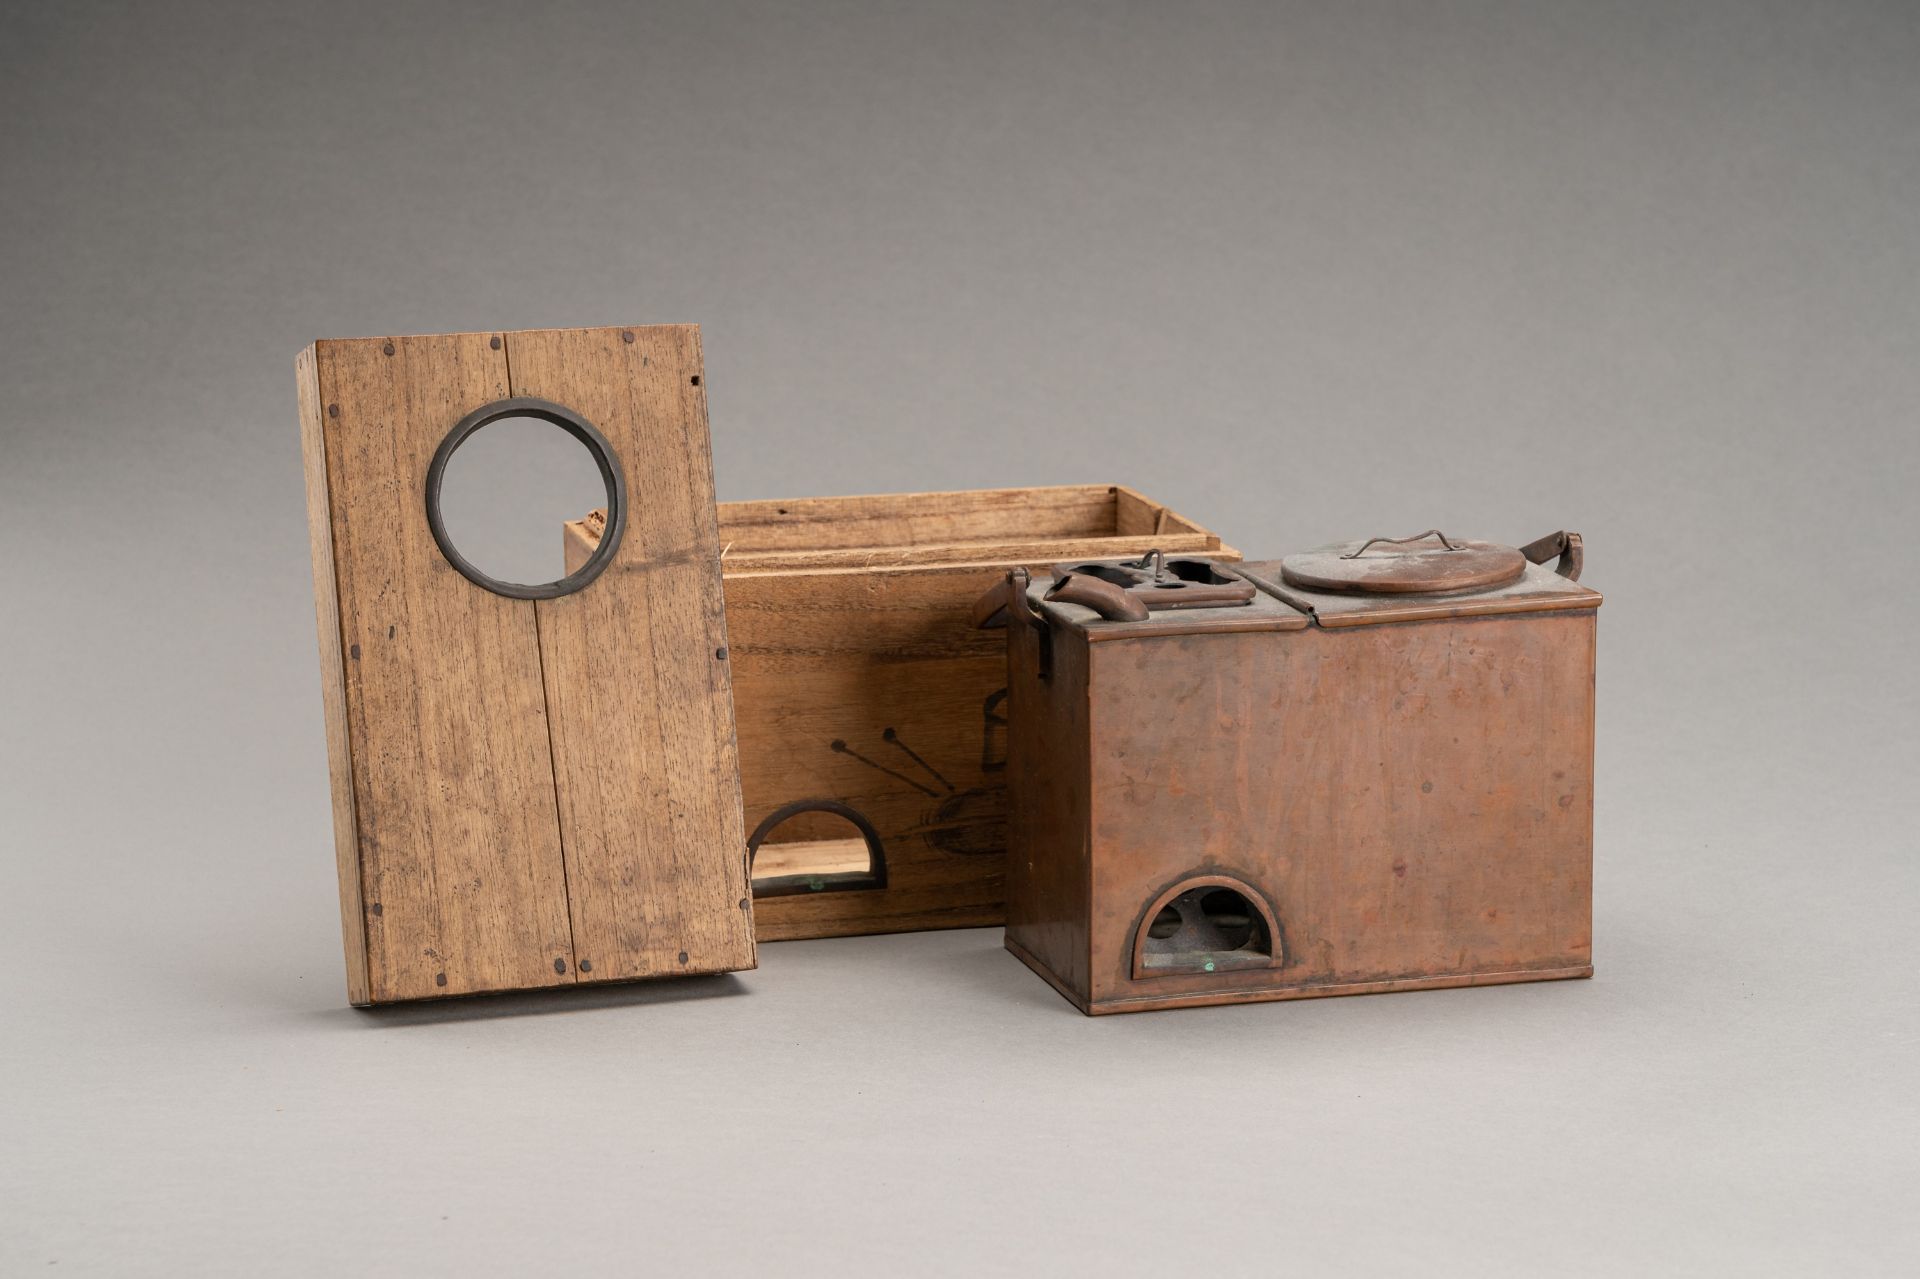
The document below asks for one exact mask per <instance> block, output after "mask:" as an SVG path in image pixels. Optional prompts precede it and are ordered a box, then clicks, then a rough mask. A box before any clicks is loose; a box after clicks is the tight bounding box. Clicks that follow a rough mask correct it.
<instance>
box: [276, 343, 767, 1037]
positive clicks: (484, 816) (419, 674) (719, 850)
mask: <svg viewBox="0 0 1920 1279" xmlns="http://www.w3.org/2000/svg"><path fill="white" fill-rule="evenodd" d="M700 368H701V363H700V334H699V330H698V329H697V328H695V327H693V326H691V325H660V326H654V327H636V328H630V329H551V330H542V331H538V332H522V333H451V334H439V335H434V336H426V337H395V338H368V339H352V340H346V341H323V342H316V343H314V344H313V345H312V346H310V347H308V348H307V349H306V350H305V351H304V352H302V353H301V355H300V357H299V359H298V361H297V363H296V371H297V374H298V388H299V406H300V427H301V440H302V444H303V446H304V452H305V461H306V481H307V511H308V527H309V530H310V532H311V542H312V550H313V576H314V593H315V600H316V602H317V605H318V610H317V612H318V619H319V637H320V658H321V676H322V688H323V692H324V695H325V711H326V729H327V754H328V762H329V766H330V769H331V773H332V783H333V814H334V837H335V850H336V853H337V859H338V866H339V883H340V907H341V921H342V925H343V929H344V934H345V939H346V957H347V986H348V997H349V999H350V1000H351V1001H352V1002H353V1003H355V1004H367V1003H383V1002H386V1001H390V1000H407V999H431V998H440V997H444V996H450V995H465V994H476V993H480V992H483V991H500V990H525V989H530V988H535V987H550V986H570V985H574V984H576V983H587V982H607V981H626V980H632V979H635V978H642V977H658V976H667V975H674V974H681V973H712V972H723V971H729V970H733V969H740V968H751V967H753V966H754V945H753V932H752V926H751V920H750V917H749V911H750V903H749V901H748V898H747V875H746V867H745V864H744V860H743V858H742V857H741V855H740V848H741V844H742V843H743V841H744V838H745V837H744V832H743V830H742V827H741V825H740V820H741V819H740V807H739V774H738V771H737V769H736V767H735V762H734V739H733V720H732V699H731V697H730V696H729V681H728V668H727V662H726V644H727V639H726V625H725V617H724V613H723V611H722V605H721V595H720V579H719V571H718V568H717V560H718V556H719V542H718V538H717V530H716V525H715V519H714V509H713V476H712V465H711V461H710V459H709V456H708V450H707V415H706V393H705V391H704V390H703V389H702V387H701V384H700ZM507 418H531V419H536V420H539V421H544V422H546V423H547V424H549V425H551V426H554V427H556V428H558V429H560V430H563V431H565V432H567V433H568V434H569V435H571V436H573V437H574V439H575V440H577V441H578V442H579V443H580V444H582V445H583V446H585V447H586V448H587V450H588V452H589V453H590V454H592V455H593V457H594V459H595V461H596V463H597V464H598V467H599V471H600V475H601V478H602V479H603V481H604V482H605V484H606V489H607V492H608V494H609V498H610V501H611V502H612V505H613V516H612V520H611V524H610V530H611V531H610V532H609V534H608V536H607V537H606V538H605V539H604V540H603V543H602V546H601V548H600V552H599V553H598V554H597V555H595V556H594V557H593V558H592V560H591V561H590V562H587V563H583V564H577V565H574V566H572V567H571V568H570V570H569V572H568V574H567V576H566V577H564V578H562V579H561V580H558V581H555V582H551V583H539V584H535V585H531V586H528V585H521V584H517V583H513V582H507V581H502V580H499V579H496V578H492V577H489V576H488V575H487V574H486V573H484V572H483V571H481V570H480V569H478V568H476V567H475V566H474V565H473V564H471V563H469V562H468V561H467V559H466V558H465V556H464V555H463V554H461V552H460V551H459V549H458V547H457V545H456V544H455V542H454V540H453V539H452V538H451V537H450V535H449V534H448V532H447V529H446V527H445V523H444V519H443V517H442V515H441V511H440V505H439V502H440V485H441V477H442V475H443V472H444V468H445V466H446V464H447V462H448V461H449V460H450V459H451V458H452V457H453V454H454V452H455V451H456V450H458V449H459V448H460V447H461V446H462V445H463V444H464V443H465V441H466V440H468V439H469V438H470V437H471V436H472V435H473V434H474V433H477V432H478V431H480V430H482V429H484V428H485V427H487V426H489V425H491V424H492V423H494V422H497V421H501V420H505V419H507ZM610 672H613V673H615V674H612V675H610Z"/></svg>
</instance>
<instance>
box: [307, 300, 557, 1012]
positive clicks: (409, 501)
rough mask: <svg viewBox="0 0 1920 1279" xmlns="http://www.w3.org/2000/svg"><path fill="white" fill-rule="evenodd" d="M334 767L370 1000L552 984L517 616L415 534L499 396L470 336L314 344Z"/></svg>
mask: <svg viewBox="0 0 1920 1279" xmlns="http://www.w3.org/2000/svg"><path fill="white" fill-rule="evenodd" d="M316 357H317V385H318V389H319V392H320V398H319V403H320V404H321V405H322V406H323V408H322V413H323V416H322V418H321V421H322V423H323V431H324V435H325V441H324V443H325V460H326V467H327V483H328V494H329V505H330V508H331V517H332V527H331V530H330V531H331V534H332V539H333V551H334V559H335V569H336V582H337V585H338V602H339V610H340V632H341V640H342V642H343V643H344V644H345V646H346V653H345V661H344V664H343V668H344V672H345V674H344V686H345V703H346V708H347V717H346V718H347V737H348V752H349V755H350V758H351V760H352V766H353V774H354V796H353V802H354V809H355V815H356V818H357V838H358V843H359V848H360V855H361V877H362V883H363V885H364V890H365V894H366V918H367V930H368V937H367V953H368V981H369V993H370V997H371V998H372V1000H374V1001H375V1002H380V1001H384V1000H395V999H417V998H431V997H435V996H442V995H457V994H465V993H471V992H477V991H486V990H511V989H520V988H526V987H533V986H550V985H560V984H566V983H570V982H571V981H572V980H573V973H574V964H573V948H572V939H571V935H570V929H569V926H568V921H567V910H566V892H565V879H564V870H563V867H562V863H561V857H560V833H559V822H558V818H557V815H556V812H555V805H554V786H553V768H552V754H551V751H550V749H549V746H548V740H547V716H546V707H545V696H544V692H543V689H542V683H541V669H540V651H539V641H538V637H537V634H536V632H535V621H534V607H533V604H532V603H531V602H530V601H526V600H516V599H508V598H505V597H503V596H499V595H495V594H493V593H491V592H489V591H486V590H483V589H482V588H480V587H479V586H477V585H475V584H474V583H472V582H470V581H468V580H467V579H466V578H465V577H463V576H462V575H461V574H460V573H459V572H458V571H456V570H455V569H454V568H453V566H452V565H451V564H449V563H448V562H447V560H446V558H445V556H443V555H442V554H441V553H440V549H439V547H438V546H437V545H436V544H435V543H434V540H433V536H432V533H431V531H430V529H429V527H428V523H427V516H426V509H425V485H426V474H427V468H428V464H429V462H430V461H431V459H432V457H433V454H434V451H435V450H436V449H437V448H438V447H439V444H440V442H441V440H442V439H443V438H444V437H445V435H446V433H447V432H448V431H449V430H450V429H451V428H452V427H453V426H454V425H455V424H456V423H457V422H458V421H459V420H460V419H461V418H462V417H464V416H465V415H466V414H468V413H470V412H472V411H473V410H474V409H477V408H479V407H481V406H482V405H485V404H487V403H489V402H491V401H493V400H497V399H501V398H504V397H505V396H506V395H507V370H506V360H505V357H504V354H503V352H501V351H500V350H497V349H494V344H492V343H490V339H489V335H487V334H455V335H447V336H439V337H422V338H393V339H390V340H386V341H382V340H381V339H377V338H376V339H371V340H366V341H346V342H322V343H319V344H317V346H316Z"/></svg>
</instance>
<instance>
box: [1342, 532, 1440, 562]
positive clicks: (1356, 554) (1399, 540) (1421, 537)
mask: <svg viewBox="0 0 1920 1279" xmlns="http://www.w3.org/2000/svg"><path fill="white" fill-rule="evenodd" d="M1429 537H1437V538H1439V539H1440V545H1442V546H1444V547H1446V548H1447V549H1448V550H1449V551H1457V550H1459V549H1460V548H1461V547H1462V546H1463V545H1465V544H1464V543H1461V542H1454V541H1452V540H1450V539H1449V538H1448V537H1447V535H1446V534H1445V533H1442V532H1441V531H1440V530H1439V529H1437V528H1430V529H1428V530H1427V531H1426V532H1424V533H1415V534H1414V535H1413V536H1412V537H1370V538H1368V539H1367V540H1366V541H1364V542H1362V543H1360V549H1359V550H1357V551H1351V552H1349V553H1347V554H1345V555H1342V556H1341V557H1340V558H1341V559H1343V560H1357V559H1359V558H1360V557H1361V556H1362V555H1365V554H1366V553H1367V548H1368V547H1369V546H1372V545H1373V544H1374V543H1376V542H1385V543H1386V544H1387V545H1388V546H1405V545H1406V544H1407V543H1408V542H1420V541H1425V540H1426V539H1427V538H1429Z"/></svg>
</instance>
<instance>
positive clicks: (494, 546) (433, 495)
mask: <svg viewBox="0 0 1920 1279" xmlns="http://www.w3.org/2000/svg"><path fill="white" fill-rule="evenodd" d="M426 498H427V522H428V525H429V527H430V528H431V529H432V531H433V538H434V541H435V542H436V543H438V545H439V547H440V550H441V553H442V554H444V555H445V556H446V557H447V561H448V563H450V564H452V565H453V567H454V568H456V569H458V570H459V571H460V572H461V573H462V574H464V575H465V576H466V577H467V578H468V579H469V580H470V581H472V582H474V583H476V584H477V585H479V586H483V587H485V588H486V589H487V590H490V591H493V592H494V593H495V594H498V595H506V596H510V597H512V598H515V599H553V598H555V597H557V596H561V595H566V594H568V593H570V592H572V591H577V590H579V589H580V588H581V587H583V586H585V585H586V584H587V583H588V582H591V581H592V580H593V579H594V578H595V577H597V576H598V575H599V574H600V571H601V570H602V569H604V568H605V567H606V565H607V563H608V561H610V560H611V559H612V558H613V553H614V551H615V550H616V549H617V548H618V546H619V542H620V534H621V532H622V530H623V529H624V527H625V522H626V493H625V484H624V482H623V480H622V477H621V473H620V467H619V464H618V462H617V460H616V459H615V458H614V456H613V451H612V448H611V447H610V446H609V445H608V444H607V441H606V439H605V438H604V437H603V436H602V435H601V434H600V432H599V431H597V430H596V429H594V427H593V425H592V424H591V423H589V422H588V421H587V420H586V419H585V418H583V417H581V416H580V415H579V414H577V413H575V412H573V411H572V410H571V409H568V408H566V407H564V406H563V405H559V404H553V403H550V402H548V401H545V400H537V399H531V398H525V397H522V398H515V399H510V400H500V401H497V402H495V403H493V404H489V405H487V406H486V407H485V408H481V409H477V410H475V411H474V412H473V413H470V414H468V415H467V416H466V417H465V418H463V419H461V421H460V423H459V424H458V425H457V426H455V427H454V428H453V430H451V431H449V432H448V433H447V437H446V438H445V439H444V440H442V441H441V443H440V448H439V450H438V451H437V452H436V453H435V454H434V457H433V463H432V465H431V466H430V467H429V468H428V472H427V494H426ZM600 506H604V507H605V509H606V512H607V521H606V527H605V530H604V531H603V532H602V533H601V536H600V543H599V545H598V547H596V548H595V550H594V552H593V554H592V555H591V556H589V557H588V559H587V560H586V562H585V563H583V564H581V565H580V566H579V567H578V568H577V569H575V570H574V571H573V572H572V573H568V572H567V569H566V553H565V543H564V540H563V531H562V529H563V526H564V525H565V524H566V522H567V521H569V520H577V519H579V518H581V517H582V516H583V515H585V514H586V513H587V512H588V511H589V510H592V509H593V508H595V507H600Z"/></svg>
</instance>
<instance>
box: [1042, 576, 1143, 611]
mask: <svg viewBox="0 0 1920 1279" xmlns="http://www.w3.org/2000/svg"><path fill="white" fill-rule="evenodd" d="M1022 598H1024V595H1023V596H1022ZM1047 599H1049V600H1058V601H1060V602H1062V603H1066V604H1079V605H1081V606H1083V607H1085V608H1090V609H1092V610H1093V611H1094V612H1096V613H1098V614H1100V616H1101V617H1103V618H1105V619H1106V620H1107V621H1109V622H1144V621H1146V620H1147V605H1146V601H1145V600H1142V599H1141V598H1140V597H1139V596H1138V595H1134V594H1131V593H1130V592H1128V591H1127V590H1125V589H1123V588H1122V587H1119V586H1115V585H1114V584H1113V583H1112V582H1109V581H1106V580H1104V579H1103V578H1098V577H1093V576H1090V575H1089V574H1086V573H1069V574H1067V575H1066V576H1065V577H1063V578H1061V579H1060V580H1059V581H1057V582H1055V583H1054V584H1053V585H1052V586H1050V587H1048V588H1047Z"/></svg>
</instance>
